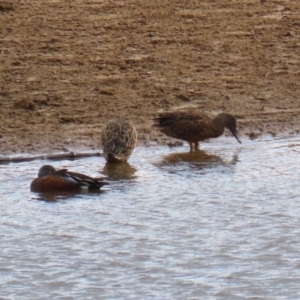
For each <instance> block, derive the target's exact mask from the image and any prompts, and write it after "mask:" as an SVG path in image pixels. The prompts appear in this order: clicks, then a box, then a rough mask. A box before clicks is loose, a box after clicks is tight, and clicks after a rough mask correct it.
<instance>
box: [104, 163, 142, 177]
mask: <svg viewBox="0 0 300 300" xmlns="http://www.w3.org/2000/svg"><path fill="white" fill-rule="evenodd" d="M135 172H136V168H135V167H133V166H131V165H130V164H129V163H127V162H124V163H106V164H105V166H104V168H103V170H102V171H101V173H102V174H104V175H106V176H108V179H110V180H121V179H133V178H136V175H135Z"/></svg>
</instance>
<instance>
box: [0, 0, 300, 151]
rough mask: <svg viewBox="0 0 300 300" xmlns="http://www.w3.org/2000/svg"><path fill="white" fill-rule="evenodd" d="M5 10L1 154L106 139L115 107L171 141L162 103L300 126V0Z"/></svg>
mask: <svg viewBox="0 0 300 300" xmlns="http://www.w3.org/2000/svg"><path fill="white" fill-rule="evenodd" d="M15 4H16V5H15V7H14V9H13V10H7V11H6V10H4V11H0V22H1V23H0V33H1V35H0V110H1V118H0V154H14V153H41V152H42V153H44V152H47V153H49V152H58V151H62V150H64V149H68V150H74V149H77V150H86V149H100V148H101V144H100V133H101V129H102V127H103V126H104V124H105V122H106V121H107V120H108V119H110V118H111V117H113V116H115V115H124V116H127V117H130V118H131V119H132V121H133V122H134V123H135V124H136V126H137V129H138V132H139V141H140V143H141V144H143V143H145V144H149V143H151V142H160V143H165V142H168V141H170V140H169V139H168V138H166V137H163V136H162V135H160V134H158V133H157V132H156V131H155V130H153V129H152V128H151V119H152V117H153V116H154V115H155V113H156V112H157V111H158V110H167V109H171V108H173V107H176V106H182V105H188V106H195V107H196V108H198V109H200V110H203V111H206V112H208V113H212V114H215V113H218V112H221V111H226V112H230V113H232V114H234V115H236V116H237V117H238V126H239V129H240V131H241V133H242V135H243V136H244V138H249V137H247V135H249V134H250V133H255V134H256V133H258V134H261V133H271V134H282V133H284V134H296V133H298V132H299V129H300V118H299V114H300V106H299V101H298V98H299V75H300V68H299V67H300V59H299V57H300V55H299V46H300V44H299V40H300V13H299V11H300V1H297V0H294V1H292V0H290V1H288V0H285V1H284V0H282V1H280V0H277V1H268V0H266V1H261V0H243V1H234V0H232V1H226V0H223V1H211V0H206V1H205V0H204V1H192V0H191V1H179V0H159V1H158V0H148V1H138V0H126V1H125V0H124V1H112V0H107V1H101V0H77V1H76V0H74V1H71V0H70V1H59V0H53V1H51V0H45V1H43V0H31V1H15Z"/></svg>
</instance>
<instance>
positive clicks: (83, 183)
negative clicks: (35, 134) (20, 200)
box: [30, 165, 108, 192]
mask: <svg viewBox="0 0 300 300" xmlns="http://www.w3.org/2000/svg"><path fill="white" fill-rule="evenodd" d="M106 184H108V183H107V182H105V181H103V178H93V177H89V176H86V175H84V174H80V173H75V172H69V171H68V170H67V169H60V170H56V169H55V168H54V167H53V166H50V165H44V166H42V167H41V168H40V170H39V172H38V177H37V178H35V179H34V180H33V181H32V182H31V185H30V189H31V191H33V192H52V191H74V190H80V189H89V190H96V189H100V188H101V187H102V186H103V185H106Z"/></svg>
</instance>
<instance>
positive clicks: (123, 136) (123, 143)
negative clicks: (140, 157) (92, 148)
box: [101, 117, 137, 163]
mask: <svg viewBox="0 0 300 300" xmlns="http://www.w3.org/2000/svg"><path fill="white" fill-rule="evenodd" d="M101 139H102V145H103V155H104V157H105V159H106V161H107V162H109V163H111V162H126V161H127V160H128V158H129V157H130V155H131V153H132V151H133V149H134V147H135V145H136V142H137V132H136V129H135V127H134V125H133V124H132V123H131V122H130V121H128V120H125V119H124V118H121V117H118V118H114V119H112V120H110V121H109V122H108V123H107V125H106V126H105V128H104V130H103V132H102V136H101Z"/></svg>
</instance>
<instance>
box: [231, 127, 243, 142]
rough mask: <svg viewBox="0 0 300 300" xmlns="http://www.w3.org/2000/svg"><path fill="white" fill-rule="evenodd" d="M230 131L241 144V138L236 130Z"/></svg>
mask: <svg viewBox="0 0 300 300" xmlns="http://www.w3.org/2000/svg"><path fill="white" fill-rule="evenodd" d="M230 131H231V133H232V135H233V136H234V137H235V138H236V140H237V141H238V142H239V143H240V144H241V143H242V142H241V140H240V139H239V136H238V134H237V132H236V130H230Z"/></svg>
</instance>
